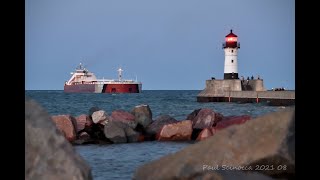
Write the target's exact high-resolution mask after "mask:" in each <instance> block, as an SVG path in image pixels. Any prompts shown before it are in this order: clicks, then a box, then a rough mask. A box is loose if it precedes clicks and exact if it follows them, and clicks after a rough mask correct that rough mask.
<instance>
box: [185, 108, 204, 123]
mask: <svg viewBox="0 0 320 180" xmlns="http://www.w3.org/2000/svg"><path fill="white" fill-rule="evenodd" d="M200 110H201V109H196V110H194V111H192V113H190V114H189V115H188V116H187V120H191V121H193V120H194V118H195V117H196V116H197V115H198V113H199V111H200Z"/></svg>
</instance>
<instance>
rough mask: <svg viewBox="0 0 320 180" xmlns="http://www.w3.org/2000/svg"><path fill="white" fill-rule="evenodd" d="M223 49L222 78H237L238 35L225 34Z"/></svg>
mask: <svg viewBox="0 0 320 180" xmlns="http://www.w3.org/2000/svg"><path fill="white" fill-rule="evenodd" d="M222 46H223V49H224V57H225V58H224V76H223V77H224V79H239V76H238V57H237V55H238V49H240V43H238V36H237V35H235V34H233V33H232V29H231V30H230V33H229V34H228V35H226V39H225V42H224V43H223V45H222Z"/></svg>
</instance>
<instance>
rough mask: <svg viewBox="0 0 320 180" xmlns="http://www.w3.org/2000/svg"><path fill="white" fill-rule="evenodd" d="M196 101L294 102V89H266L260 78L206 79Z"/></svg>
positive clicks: (277, 103) (274, 103) (283, 103)
mask: <svg viewBox="0 0 320 180" xmlns="http://www.w3.org/2000/svg"><path fill="white" fill-rule="evenodd" d="M197 101H198V102H243V103H252V102H256V103H258V102H267V103H268V104H270V105H293V104H295V91H266V90H265V88H264V86H263V80H262V79H254V80H238V79H236V80H207V81H206V88H205V89H204V90H203V91H201V92H200V93H199V94H198V96H197Z"/></svg>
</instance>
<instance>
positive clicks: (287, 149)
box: [133, 109, 295, 180]
mask: <svg viewBox="0 0 320 180" xmlns="http://www.w3.org/2000/svg"><path fill="white" fill-rule="evenodd" d="M204 165H209V166H213V167H216V166H217V167H219V168H220V169H221V168H222V167H223V166H228V167H229V168H228V169H229V170H225V172H226V173H228V174H230V173H234V171H238V170H237V169H236V168H238V169H240V170H241V169H244V170H245V171H244V172H246V173H251V172H252V171H254V170H257V169H256V168H259V170H257V171H258V172H259V173H263V174H265V175H268V176H271V177H276V178H285V179H288V178H294V177H295V116H294V109H290V110H286V111H283V112H274V113H270V114H268V115H264V116H262V117H258V118H256V119H253V120H250V121H248V122H246V123H244V124H242V125H238V126H230V127H228V128H225V129H223V130H220V131H219V132H218V133H216V134H215V135H214V136H212V137H210V138H208V139H207V140H205V141H201V142H199V143H196V144H194V145H190V146H188V147H186V148H184V149H183V150H181V151H179V152H177V153H174V154H171V155H167V156H165V157H162V158H160V159H159V160H156V161H152V162H150V163H147V164H145V165H143V166H141V167H139V168H138V169H137V171H136V173H135V175H134V178H133V179H153V180H157V179H192V178H193V177H196V176H201V175H203V174H206V173H215V171H214V170H210V171H204V170H203V166H204ZM250 168H251V169H250ZM155 169H156V171H155ZM230 169H233V170H230Z"/></svg>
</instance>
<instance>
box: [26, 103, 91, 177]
mask: <svg viewBox="0 0 320 180" xmlns="http://www.w3.org/2000/svg"><path fill="white" fill-rule="evenodd" d="M25 179H26V180H31V179H32V180H42V179H46V180H56V179H80V180H87V179H92V175H91V169H90V167H89V166H88V165H87V164H86V162H85V161H84V160H83V159H82V158H81V157H80V156H79V155H78V154H77V153H76V151H75V150H74V149H73V147H72V145H71V144H70V143H69V142H68V141H67V140H66V139H65V137H64V136H63V135H62V133H61V132H60V131H59V130H58V129H57V128H56V126H55V124H54V123H53V122H52V120H51V117H50V116H49V115H48V113H46V112H45V111H44V110H43V109H42V108H41V107H40V106H39V105H37V104H36V103H35V102H34V101H32V100H28V99H26V101H25Z"/></svg>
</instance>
